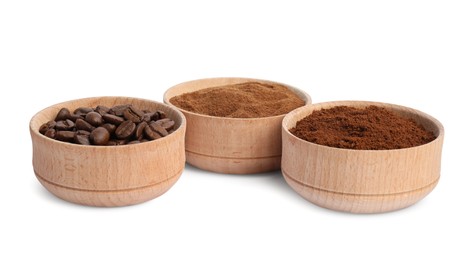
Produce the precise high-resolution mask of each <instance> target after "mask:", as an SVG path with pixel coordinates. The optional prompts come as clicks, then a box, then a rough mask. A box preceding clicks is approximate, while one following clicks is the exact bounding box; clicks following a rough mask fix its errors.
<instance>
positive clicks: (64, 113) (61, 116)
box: [54, 107, 70, 121]
mask: <svg viewBox="0 0 471 260" xmlns="http://www.w3.org/2000/svg"><path fill="white" fill-rule="evenodd" d="M69 118H70V111H69V109H67V108H65V107H64V108H61V110H59V112H58V113H57V115H56V119H54V120H55V121H63V120H66V119H69Z"/></svg>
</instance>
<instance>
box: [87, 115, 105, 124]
mask: <svg viewBox="0 0 471 260" xmlns="http://www.w3.org/2000/svg"><path fill="white" fill-rule="evenodd" d="M85 121H87V122H88V123H90V124H91V125H92V126H100V125H102V124H103V118H102V117H101V115H100V114H99V113H97V112H90V113H88V114H87V115H86V116H85Z"/></svg>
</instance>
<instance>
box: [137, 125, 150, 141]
mask: <svg viewBox="0 0 471 260" xmlns="http://www.w3.org/2000/svg"><path fill="white" fill-rule="evenodd" d="M146 125H147V123H146V122H140V123H139V124H138V125H137V127H136V135H135V136H136V139H137V140H139V139H142V137H143V135H144V129H145V128H146Z"/></svg>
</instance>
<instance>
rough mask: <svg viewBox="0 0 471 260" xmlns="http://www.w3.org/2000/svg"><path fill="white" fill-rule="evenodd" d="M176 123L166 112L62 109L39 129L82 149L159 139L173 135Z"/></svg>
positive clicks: (118, 108)
mask: <svg viewBox="0 0 471 260" xmlns="http://www.w3.org/2000/svg"><path fill="white" fill-rule="evenodd" d="M174 125H175V122H174V121H173V120H171V119H169V118H167V116H166V115H165V113H164V112H162V111H154V112H151V111H148V110H140V109H138V108H136V107H134V106H132V105H118V106H114V107H112V108H108V107H106V106H97V107H96V108H90V107H79V108H77V109H75V110H74V113H71V112H70V111H69V109H67V108H62V109H61V110H59V112H58V113H57V115H56V118H55V119H54V120H51V121H49V122H47V123H45V124H43V125H41V127H40V128H39V132H40V133H41V134H43V135H45V136H47V137H50V138H53V139H56V140H59V141H64V142H70V143H76V144H82V145H123V144H137V143H142V142H147V141H150V140H155V139H159V138H161V137H164V136H167V135H169V134H170V133H171V132H172V131H173V127H174Z"/></svg>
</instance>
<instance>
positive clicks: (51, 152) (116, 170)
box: [30, 97, 186, 207]
mask: <svg viewBox="0 0 471 260" xmlns="http://www.w3.org/2000/svg"><path fill="white" fill-rule="evenodd" d="M119 104H133V105H135V106H136V107H138V108H140V109H149V110H156V109H159V110H162V111H164V112H165V113H167V115H168V116H169V117H170V118H172V119H174V120H175V128H176V129H177V130H176V131H175V132H174V133H172V134H170V135H168V136H167V137H165V138H161V139H158V140H154V141H150V142H146V143H141V144H135V145H123V146H83V145H77V144H71V143H65V142H60V141H56V140H53V139H50V138H47V137H45V136H43V135H42V134H40V133H39V131H38V129H39V127H40V126H41V124H43V123H45V122H47V121H49V120H53V119H54V117H55V115H56V114H57V112H58V111H59V110H60V109H61V108H62V107H67V108H69V109H70V110H72V111H73V110H74V109H75V108H77V107H81V106H85V107H95V106H97V105H105V106H109V107H111V106H114V105H119ZM185 129H186V120H185V118H184V116H183V114H182V113H181V112H179V111H178V110H176V109H174V108H173V107H170V106H168V105H165V104H161V103H158V102H154V101H150V100H144V99H137V98H127V97H98V98H86V99H79V100H73V101H68V102H64V103H61V104H57V105H54V106H51V107H48V108H46V109H44V110H42V111H40V112H39V113H37V114H36V115H35V116H33V118H32V119H31V121H30V133H31V138H32V142H33V168H34V171H35V174H36V176H37V178H38V180H39V181H40V182H41V183H42V184H43V186H44V187H46V189H48V190H49V191H50V192H51V193H53V194H54V195H56V196H57V197H59V198H62V199H64V200H67V201H70V202H74V203H79V204H84V205H91V206H106V207H110V206H125V205H132V204H136V203H141V202H144V201H147V200H150V199H153V198H156V197H158V196H160V195H161V194H163V193H165V192H166V191H167V190H168V189H169V188H170V187H171V186H172V185H173V184H174V183H175V182H176V181H177V180H178V178H179V176H180V175H181V173H182V171H183V168H184V166H185V153H184V136H185Z"/></svg>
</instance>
